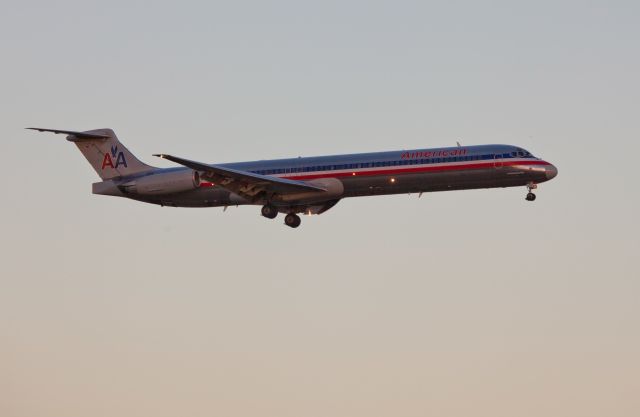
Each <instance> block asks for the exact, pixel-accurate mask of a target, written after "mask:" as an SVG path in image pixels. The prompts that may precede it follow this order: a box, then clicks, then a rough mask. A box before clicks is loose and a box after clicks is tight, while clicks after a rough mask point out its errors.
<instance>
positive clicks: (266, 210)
mask: <svg viewBox="0 0 640 417" xmlns="http://www.w3.org/2000/svg"><path fill="white" fill-rule="evenodd" d="M260 213H261V214H262V215H263V216H264V217H266V218H267V219H275V218H276V216H277V215H278V209H277V208H275V207H274V206H272V205H271V204H265V205H264V206H262V210H261V211H260ZM301 222H302V221H301V220H300V216H298V215H297V214H295V213H289V214H287V215H286V216H285V218H284V224H286V225H287V226H289V227H292V228H294V229H295V228H296V227H298V226H300V223H301Z"/></svg>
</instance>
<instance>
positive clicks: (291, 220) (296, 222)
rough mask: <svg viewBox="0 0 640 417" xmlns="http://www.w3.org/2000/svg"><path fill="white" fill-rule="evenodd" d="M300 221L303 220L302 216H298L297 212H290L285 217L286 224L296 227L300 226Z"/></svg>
mask: <svg viewBox="0 0 640 417" xmlns="http://www.w3.org/2000/svg"><path fill="white" fill-rule="evenodd" d="M300 222H301V220H300V216H298V215H297V214H295V213H289V214H287V215H286V216H285V218H284V224H286V225H287V226H289V227H292V228H294V229H295V228H296V227H298V226H300Z"/></svg>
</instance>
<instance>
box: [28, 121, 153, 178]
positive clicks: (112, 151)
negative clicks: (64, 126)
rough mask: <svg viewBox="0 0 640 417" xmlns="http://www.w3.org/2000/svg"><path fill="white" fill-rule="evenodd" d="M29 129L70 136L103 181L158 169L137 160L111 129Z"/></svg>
mask: <svg viewBox="0 0 640 417" xmlns="http://www.w3.org/2000/svg"><path fill="white" fill-rule="evenodd" d="M27 129H31V130H37V131H39V132H52V133H60V134H66V135H68V136H67V140H68V141H69V142H73V143H75V144H76V146H77V147H78V149H79V150H80V152H82V154H83V155H84V157H85V158H87V161H89V163H90V164H91V166H92V167H93V169H94V170H95V171H96V172H97V173H98V175H99V176H100V178H102V179H103V180H109V179H112V178H121V177H126V176H129V175H133V174H140V173H143V172H147V171H153V170H154V169H156V168H154V167H152V166H150V165H147V164H145V163H144V162H142V161H140V160H139V159H138V158H136V157H135V155H133V154H132V153H131V152H130V151H129V149H127V148H126V147H125V146H124V145H123V144H122V143H120V141H119V140H118V137H117V136H116V134H115V133H114V132H113V130H111V129H95V130H87V131H84V132H74V131H70V130H56V129H41V128H37V127H29V128H27Z"/></svg>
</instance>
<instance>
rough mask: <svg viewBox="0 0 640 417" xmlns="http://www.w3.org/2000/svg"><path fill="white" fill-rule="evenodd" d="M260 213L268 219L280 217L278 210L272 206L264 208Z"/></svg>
mask: <svg viewBox="0 0 640 417" xmlns="http://www.w3.org/2000/svg"><path fill="white" fill-rule="evenodd" d="M260 212H261V213H262V215H263V216H264V217H266V218H267V219H275V218H276V216H277V215H278V210H276V208H275V207H273V206H272V205H270V204H266V205H264V206H262V210H261V211H260Z"/></svg>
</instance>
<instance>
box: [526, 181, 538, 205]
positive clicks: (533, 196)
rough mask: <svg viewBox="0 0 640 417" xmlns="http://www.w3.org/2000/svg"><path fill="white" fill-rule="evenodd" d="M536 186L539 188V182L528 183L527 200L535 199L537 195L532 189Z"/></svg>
mask: <svg viewBox="0 0 640 417" xmlns="http://www.w3.org/2000/svg"><path fill="white" fill-rule="evenodd" d="M536 188H538V184H534V183H532V182H530V183H529V184H527V191H528V193H527V196H526V197H525V200H527V201H535V199H536V195H535V194H534V193H533V192H532V191H533V190H535V189H536Z"/></svg>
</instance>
